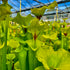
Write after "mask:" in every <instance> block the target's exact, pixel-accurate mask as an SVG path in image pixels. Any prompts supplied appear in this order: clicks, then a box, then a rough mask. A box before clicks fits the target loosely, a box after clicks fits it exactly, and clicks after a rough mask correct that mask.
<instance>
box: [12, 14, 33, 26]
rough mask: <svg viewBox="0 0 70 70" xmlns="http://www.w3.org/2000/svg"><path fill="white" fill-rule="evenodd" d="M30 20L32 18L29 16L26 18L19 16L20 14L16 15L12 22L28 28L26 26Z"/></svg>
mask: <svg viewBox="0 0 70 70" xmlns="http://www.w3.org/2000/svg"><path fill="white" fill-rule="evenodd" d="M32 18H33V17H32V16H31V15H30V14H29V15H28V16H26V17H23V16H21V15H20V13H18V14H17V16H16V17H15V18H14V19H13V20H12V21H14V22H16V23H18V24H20V25H23V26H28V24H29V22H30V20H31V19H32ZM19 20H20V21H19Z"/></svg>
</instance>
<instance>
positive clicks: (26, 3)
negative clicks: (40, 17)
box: [0, 0, 70, 15]
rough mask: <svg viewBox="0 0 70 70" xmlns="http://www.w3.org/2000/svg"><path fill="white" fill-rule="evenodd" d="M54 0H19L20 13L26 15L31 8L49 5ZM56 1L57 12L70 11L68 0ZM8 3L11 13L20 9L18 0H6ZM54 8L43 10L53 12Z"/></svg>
mask: <svg viewBox="0 0 70 70" xmlns="http://www.w3.org/2000/svg"><path fill="white" fill-rule="evenodd" d="M53 1H54V0H21V9H22V13H25V14H26V15H28V14H30V13H31V11H30V9H31V8H35V7H37V8H38V7H42V6H43V5H49V4H51V3H52V2H53ZM55 1H57V3H58V10H59V13H69V12H70V0H55ZM8 3H9V5H11V6H12V9H11V11H12V12H13V13H16V12H19V11H20V0H8ZM0 4H2V0H0ZM54 13H55V9H54V10H52V11H49V12H47V13H46V12H45V14H54Z"/></svg>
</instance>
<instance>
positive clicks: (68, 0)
mask: <svg viewBox="0 0 70 70" xmlns="http://www.w3.org/2000/svg"><path fill="white" fill-rule="evenodd" d="M66 2H70V0H67V1H58V2H57V3H58V4H61V3H66ZM50 4H51V3H50ZM50 4H47V3H46V5H50ZM42 6H44V5H42V4H40V5H37V6H35V7H36V8H40V7H42ZM32 8H34V7H31V8H26V9H23V10H21V12H23V11H28V10H31V9H32ZM18 12H20V11H16V13H18ZM14 13H15V12H14Z"/></svg>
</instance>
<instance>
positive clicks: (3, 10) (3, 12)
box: [0, 4, 12, 20]
mask: <svg viewBox="0 0 70 70" xmlns="http://www.w3.org/2000/svg"><path fill="white" fill-rule="evenodd" d="M10 9H11V6H10V5H8V4H1V5H0V20H5V18H6V16H7V15H9V14H12V12H11V11H10Z"/></svg>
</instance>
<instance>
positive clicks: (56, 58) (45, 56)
mask: <svg viewBox="0 0 70 70" xmlns="http://www.w3.org/2000/svg"><path fill="white" fill-rule="evenodd" d="M36 57H37V58H38V60H39V61H40V62H42V64H43V66H44V68H45V69H46V70H47V69H56V68H59V69H61V70H63V69H64V68H66V67H68V68H67V69H69V66H70V62H69V59H70V55H69V53H68V52H67V51H65V50H64V49H59V50H58V51H54V50H53V49H52V47H43V48H40V49H39V50H38V51H37V55H36Z"/></svg>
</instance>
